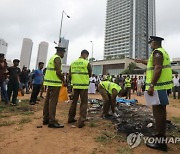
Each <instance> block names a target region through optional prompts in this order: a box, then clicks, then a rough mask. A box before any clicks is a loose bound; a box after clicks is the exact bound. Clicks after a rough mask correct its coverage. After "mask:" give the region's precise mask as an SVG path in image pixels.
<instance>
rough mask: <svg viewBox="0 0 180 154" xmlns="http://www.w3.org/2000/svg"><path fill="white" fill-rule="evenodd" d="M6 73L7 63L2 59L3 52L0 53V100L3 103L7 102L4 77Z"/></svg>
mask: <svg viewBox="0 0 180 154" xmlns="http://www.w3.org/2000/svg"><path fill="white" fill-rule="evenodd" d="M6 73H7V63H6V62H5V59H4V54H3V53H0V88H1V101H4V102H5V104H8V103H9V98H8V94H7V91H6V87H5V78H6Z"/></svg>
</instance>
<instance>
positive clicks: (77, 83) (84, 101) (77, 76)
mask: <svg viewBox="0 0 180 154" xmlns="http://www.w3.org/2000/svg"><path fill="white" fill-rule="evenodd" d="M88 56H89V52H88V51H87V50H82V51H81V56H80V57H79V58H78V59H77V60H76V61H74V62H73V63H72V64H71V66H70V70H69V77H70V79H71V84H72V86H73V90H74V96H73V102H72V103H71V107H70V109H69V118H68V123H73V122H76V120H75V115H76V106H77V101H78V99H79V95H80V98H81V104H80V117H79V119H78V127H79V128H82V127H84V121H85V120H86V114H87V106H88V87H89V78H90V77H91V75H92V69H91V65H90V63H89V61H88V60H87V58H88Z"/></svg>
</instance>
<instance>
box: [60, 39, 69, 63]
mask: <svg viewBox="0 0 180 154" xmlns="http://www.w3.org/2000/svg"><path fill="white" fill-rule="evenodd" d="M68 46H69V40H66V39H65V38H61V47H64V48H66V52H65V54H64V58H63V59H62V64H67V55H68Z"/></svg>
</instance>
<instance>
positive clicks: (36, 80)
mask: <svg viewBox="0 0 180 154" xmlns="http://www.w3.org/2000/svg"><path fill="white" fill-rule="evenodd" d="M43 67H44V63H43V62H39V65H38V69H36V70H34V72H33V75H32V76H33V89H32V94H31V99H30V101H29V104H30V105H35V104H36V101H37V96H38V94H39V92H40V89H41V86H42V83H43V71H42V69H43Z"/></svg>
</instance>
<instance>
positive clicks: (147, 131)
mask: <svg viewBox="0 0 180 154" xmlns="http://www.w3.org/2000/svg"><path fill="white" fill-rule="evenodd" d="M88 101H89V104H90V105H89V106H90V107H89V108H88V113H89V115H91V116H93V115H94V116H96V117H97V115H96V114H98V113H99V114H100V113H101V112H102V105H103V102H102V100H99V99H89V100H88ZM116 112H117V114H118V117H113V118H112V119H111V120H112V122H113V123H114V124H115V129H116V130H117V131H119V132H122V133H126V134H127V135H128V134H130V133H134V132H139V133H142V134H144V135H147V136H149V135H153V134H154V133H155V123H154V118H153V114H152V110H151V108H149V107H147V106H145V105H141V104H129V103H127V104H126V103H118V111H116ZM166 125H167V131H168V132H171V131H178V132H180V128H178V127H177V126H175V125H174V124H173V123H172V122H171V121H169V120H167V122H166Z"/></svg>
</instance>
